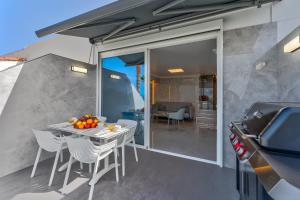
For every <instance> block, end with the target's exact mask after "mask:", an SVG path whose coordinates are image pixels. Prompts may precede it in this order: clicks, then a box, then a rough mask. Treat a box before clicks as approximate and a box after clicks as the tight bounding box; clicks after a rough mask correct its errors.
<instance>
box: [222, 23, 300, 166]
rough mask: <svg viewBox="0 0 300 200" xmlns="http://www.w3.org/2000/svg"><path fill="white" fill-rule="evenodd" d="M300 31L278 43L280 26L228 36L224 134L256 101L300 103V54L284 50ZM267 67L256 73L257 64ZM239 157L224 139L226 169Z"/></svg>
mask: <svg viewBox="0 0 300 200" xmlns="http://www.w3.org/2000/svg"><path fill="white" fill-rule="evenodd" d="M299 34H300V27H298V28H297V29H295V30H294V31H293V32H292V33H290V34H289V35H288V36H287V37H286V38H284V39H283V40H282V41H280V42H279V43H277V38H276V36H277V24H276V23H268V24H264V25H259V26H252V27H247V28H243V29H237V30H232V31H227V32H225V33H224V130H225V132H228V128H227V125H228V124H229V122H230V121H233V120H238V119H239V118H240V117H241V113H243V111H244V110H245V109H246V108H247V107H249V106H250V105H251V104H252V103H254V102H256V101H273V102H274V101H282V102H300V79H299V76H300V50H298V51H295V52H293V53H284V52H283V47H284V45H285V44H286V43H287V42H289V41H290V40H291V39H293V38H295V36H297V35H299ZM261 62H265V63H266V66H265V67H263V68H262V69H260V70H256V67H255V65H256V64H257V63H261ZM234 155H235V153H234V152H233V150H232V147H231V144H230V143H229V140H228V137H227V135H226V136H225V137H224V159H225V165H226V166H228V167H234V159H235V157H234Z"/></svg>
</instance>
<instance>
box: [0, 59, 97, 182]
mask: <svg viewBox="0 0 300 200" xmlns="http://www.w3.org/2000/svg"><path fill="white" fill-rule="evenodd" d="M71 65H79V66H83V67H86V68H88V74H80V73H75V72H71V71H70V67H71ZM10 70H14V68H13V69H10ZM10 70H7V71H5V72H0V73H1V76H2V77H4V76H5V75H8V76H10V75H11V74H12V73H11V72H10ZM1 80H3V79H1ZM1 80H0V87H7V84H6V85H5V84H1V83H2V82H1ZM11 84H14V85H13V87H12V91H11V93H10V96H9V98H8V100H7V102H6V104H5V106H4V109H3V112H2V114H1V116H0V160H1V166H0V177H1V176H4V175H6V174H8V173H11V172H14V171H17V170H20V169H22V168H24V167H27V166H30V165H32V164H33V162H34V159H35V156H36V153H37V143H36V140H35V139H34V136H33V134H32V131H31V129H32V128H36V129H45V128H46V127H47V125H49V124H52V123H58V122H64V121H66V120H68V118H69V117H71V116H80V115H82V114H84V113H95V110H96V67H95V66H93V65H89V64H86V63H82V62H79V61H75V60H71V59H67V58H63V57H60V56H56V55H53V54H49V55H46V56H43V57H40V58H38V59H35V60H33V61H30V62H27V63H25V64H24V65H23V67H22V69H21V71H20V74H19V76H18V79H17V81H16V82H15V83H14V81H11ZM0 91H1V90H0ZM44 155H45V154H44ZM46 157H48V155H47V154H46V156H44V158H46Z"/></svg>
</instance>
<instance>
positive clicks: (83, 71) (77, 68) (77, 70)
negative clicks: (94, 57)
mask: <svg viewBox="0 0 300 200" xmlns="http://www.w3.org/2000/svg"><path fill="white" fill-rule="evenodd" d="M71 71H73V72H79V73H84V74H87V69H86V68H83V67H77V66H71Z"/></svg>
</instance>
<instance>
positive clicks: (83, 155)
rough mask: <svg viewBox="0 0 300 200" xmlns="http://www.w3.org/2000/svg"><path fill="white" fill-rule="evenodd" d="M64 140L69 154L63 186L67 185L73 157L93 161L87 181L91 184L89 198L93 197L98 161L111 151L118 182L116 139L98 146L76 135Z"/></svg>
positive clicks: (83, 161)
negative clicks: (89, 178)
mask: <svg viewBox="0 0 300 200" xmlns="http://www.w3.org/2000/svg"><path fill="white" fill-rule="evenodd" d="M66 141H67V144H68V149H69V152H70V154H71V155H70V160H69V163H68V168H67V172H66V176H65V180H64V186H63V188H65V187H66V186H67V183H68V179H69V175H70V170H71V166H72V163H73V158H74V159H76V160H78V161H79V162H82V163H88V164H92V163H95V168H94V172H93V175H92V179H91V181H90V183H89V184H90V185H91V189H90V193H89V200H91V199H92V197H93V192H94V186H95V184H96V183H97V181H98V178H97V172H98V168H99V163H100V161H101V160H103V159H105V158H107V157H108V156H109V155H110V154H111V153H114V158H115V173H116V181H117V182H119V172H118V160H117V159H118V158H117V140H114V141H111V142H109V143H106V144H102V145H100V146H97V145H95V144H93V143H92V142H91V141H90V140H89V139H88V138H83V137H77V138H73V137H68V138H66ZM99 173H100V172H99ZM63 191H65V189H63Z"/></svg>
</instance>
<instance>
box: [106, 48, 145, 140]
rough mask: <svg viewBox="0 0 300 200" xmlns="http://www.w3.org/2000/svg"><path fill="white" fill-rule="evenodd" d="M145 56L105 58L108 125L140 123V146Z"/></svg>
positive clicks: (142, 123)
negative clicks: (119, 121)
mask: <svg viewBox="0 0 300 200" xmlns="http://www.w3.org/2000/svg"><path fill="white" fill-rule="evenodd" d="M144 97H145V84H144V53H135V54H127V55H122V56H115V57H109V58H103V59H102V115H103V116H106V117H107V122H117V121H118V119H131V120H135V121H137V122H138V126H137V130H136V133H135V141H136V143H137V144H140V145H144V107H145V101H144Z"/></svg>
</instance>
